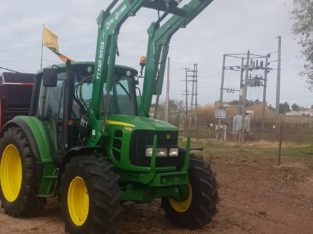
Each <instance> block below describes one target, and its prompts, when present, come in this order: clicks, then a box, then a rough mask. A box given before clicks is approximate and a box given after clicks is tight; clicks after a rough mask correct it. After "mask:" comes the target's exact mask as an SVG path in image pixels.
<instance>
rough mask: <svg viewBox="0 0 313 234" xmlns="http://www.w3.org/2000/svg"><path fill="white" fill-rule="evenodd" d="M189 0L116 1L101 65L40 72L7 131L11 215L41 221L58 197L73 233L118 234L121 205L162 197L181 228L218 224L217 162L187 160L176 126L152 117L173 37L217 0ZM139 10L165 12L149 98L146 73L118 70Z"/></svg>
mask: <svg viewBox="0 0 313 234" xmlns="http://www.w3.org/2000/svg"><path fill="white" fill-rule="evenodd" d="M187 2H188V3H186V4H182V3H181V2H180V1H178V0H123V1H118V0H114V1H113V2H112V3H111V4H110V5H109V6H108V8H107V9H106V10H105V11H101V13H100V15H99V17H98V20H97V21H98V30H99V32H98V39H97V51H96V58H95V61H94V62H71V61H67V62H66V64H60V65H53V66H51V67H47V68H44V69H42V70H40V71H39V72H38V73H37V74H36V76H35V79H34V83H33V90H32V95H31V102H30V103H31V104H30V110H29V115H16V116H15V117H14V118H12V119H10V120H9V121H7V122H6V123H5V124H4V125H3V126H2V131H1V140H0V155H1V156H0V157H1V161H0V163H1V166H0V180H1V189H0V198H1V204H2V207H3V208H4V210H5V212H6V213H7V214H8V215H10V216H14V217H25V216H31V215H34V214H36V213H38V211H40V210H41V209H42V208H43V207H44V206H45V202H46V199H47V198H50V197H53V196H58V198H59V201H60V204H61V207H62V210H63V215H64V221H65V230H66V232H69V233H112V232H114V231H115V230H116V226H117V222H118V218H119V216H120V213H121V212H122V202H124V201H135V202H140V203H148V202H151V201H153V200H154V199H161V201H162V207H163V209H164V211H165V214H166V217H168V218H169V219H170V220H171V221H172V222H173V223H174V224H176V225H178V226H180V227H187V228H192V229H194V228H200V227H202V226H204V225H206V224H208V223H209V222H210V221H211V219H212V217H213V216H214V215H215V214H216V211H217V203H218V194H217V185H216V181H215V177H214V173H213V172H212V170H211V168H210V166H209V165H208V163H207V162H206V161H204V160H202V159H201V158H198V157H195V156H193V155H190V139H189V138H188V139H187V141H186V142H187V143H186V147H185V148H184V149H183V148H180V147H179V146H178V129H177V127H175V126H173V125H171V124H169V123H166V122H163V121H159V120H156V119H153V118H150V117H149V111H150V107H151V102H152V98H153V96H154V95H160V94H161V89H162V84H163V77H164V70H165V61H166V58H167V54H168V48H169V42H170V39H171V37H172V36H173V34H174V33H175V32H176V31H177V30H178V29H179V28H182V27H185V26H187V24H188V23H189V22H191V21H192V20H193V19H194V18H195V17H196V16H197V15H198V14H199V13H200V12H201V11H202V10H203V9H205V8H206V7H207V6H208V5H209V4H210V3H211V2H212V0H190V1H187ZM141 8H150V9H154V10H156V11H158V12H159V13H160V14H159V17H158V18H157V19H156V20H155V21H154V22H153V23H152V24H151V26H150V27H149V29H148V35H149V41H148V47H147V54H146V60H145V59H143V60H142V62H141V65H142V72H143V74H142V77H143V86H142V92H140V91H138V89H139V86H138V78H139V77H140V76H141V75H140V74H138V72H137V71H136V70H135V69H133V68H130V67H126V66H119V65H116V64H115V58H116V52H117V39H118V34H119V31H120V28H121V26H122V24H123V23H124V22H125V21H126V20H127V19H128V18H129V17H131V16H134V15H135V14H136V13H137V11H139V10H140V9H141ZM144 66H145V68H143V67H144ZM16 95H18V94H16Z"/></svg>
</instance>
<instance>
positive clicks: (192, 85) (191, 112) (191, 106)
mask: <svg viewBox="0 0 313 234" xmlns="http://www.w3.org/2000/svg"><path fill="white" fill-rule="evenodd" d="M189 72H191V73H192V75H190V76H189V77H191V80H190V82H191V98H190V99H191V100H190V108H189V109H190V116H189V128H192V118H193V115H194V96H195V71H194V70H191V71H190V70H189Z"/></svg>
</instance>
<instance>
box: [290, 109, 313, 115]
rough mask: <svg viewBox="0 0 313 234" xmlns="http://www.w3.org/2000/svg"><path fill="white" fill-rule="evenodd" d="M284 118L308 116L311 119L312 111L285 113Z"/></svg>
mask: <svg viewBox="0 0 313 234" xmlns="http://www.w3.org/2000/svg"><path fill="white" fill-rule="evenodd" d="M286 116H308V117H313V109H303V110H299V111H290V112H287V113H286Z"/></svg>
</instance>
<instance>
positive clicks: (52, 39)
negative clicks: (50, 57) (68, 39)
mask: <svg viewBox="0 0 313 234" xmlns="http://www.w3.org/2000/svg"><path fill="white" fill-rule="evenodd" d="M42 43H43V45H44V46H45V47H47V48H48V49H50V50H51V51H52V52H53V53H55V54H56V55H57V56H58V57H59V58H60V59H61V60H62V61H63V62H66V61H67V60H70V61H73V60H72V59H70V58H69V57H67V56H65V55H64V54H62V53H60V52H59V45H58V36H57V35H56V34H55V33H53V32H51V31H50V30H48V29H47V28H45V27H44V28H43V35H42Z"/></svg>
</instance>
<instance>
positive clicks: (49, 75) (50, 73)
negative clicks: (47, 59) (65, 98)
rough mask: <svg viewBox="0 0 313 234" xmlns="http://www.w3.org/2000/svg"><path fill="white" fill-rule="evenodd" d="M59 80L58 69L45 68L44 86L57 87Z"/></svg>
mask: <svg viewBox="0 0 313 234" xmlns="http://www.w3.org/2000/svg"><path fill="white" fill-rule="evenodd" d="M57 81H58V73H57V71H56V69H53V68H44V69H43V86H44V87H56V86H57Z"/></svg>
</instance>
